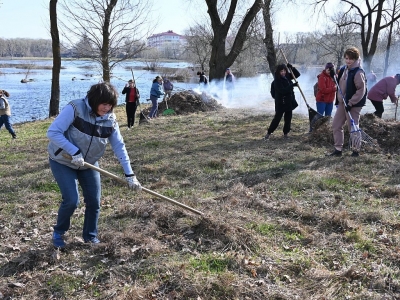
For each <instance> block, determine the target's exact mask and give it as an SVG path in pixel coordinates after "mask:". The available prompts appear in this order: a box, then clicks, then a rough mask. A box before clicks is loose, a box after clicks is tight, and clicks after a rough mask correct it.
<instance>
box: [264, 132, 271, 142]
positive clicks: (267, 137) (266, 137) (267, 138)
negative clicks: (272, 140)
mask: <svg viewBox="0 0 400 300" xmlns="http://www.w3.org/2000/svg"><path fill="white" fill-rule="evenodd" d="M270 136H271V135H270V134H269V133H267V134H266V135H265V136H264V140H266V141H267V140H269V137H270Z"/></svg>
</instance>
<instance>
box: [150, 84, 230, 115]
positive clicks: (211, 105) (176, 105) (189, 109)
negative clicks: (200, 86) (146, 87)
mask: <svg viewBox="0 0 400 300" xmlns="http://www.w3.org/2000/svg"><path fill="white" fill-rule="evenodd" d="M167 104H168V109H169V110H174V112H175V114H177V115H186V114H190V113H194V112H198V111H203V112H205V111H214V110H218V109H221V108H222V105H220V104H219V103H218V102H217V101H216V100H215V99H214V98H213V97H211V95H209V94H206V93H204V92H203V93H196V92H195V91H193V90H185V91H180V92H177V93H175V94H173V95H172V96H171V98H169V99H167V103H165V101H162V102H161V103H159V104H158V114H159V115H162V114H163V112H164V111H165V110H167ZM149 110H150V109H146V110H145V114H148V111H149Z"/></svg>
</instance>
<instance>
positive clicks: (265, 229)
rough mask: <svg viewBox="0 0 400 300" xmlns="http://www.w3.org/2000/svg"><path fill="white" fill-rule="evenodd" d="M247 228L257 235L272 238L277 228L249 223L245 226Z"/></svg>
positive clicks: (266, 224)
mask: <svg viewBox="0 0 400 300" xmlns="http://www.w3.org/2000/svg"><path fill="white" fill-rule="evenodd" d="M246 227H247V228H250V229H253V230H255V231H257V232H258V233H260V234H262V235H265V236H272V235H274V234H275V233H276V232H277V226H276V225H274V224H268V223H261V224H257V223H250V224H248V225H246Z"/></svg>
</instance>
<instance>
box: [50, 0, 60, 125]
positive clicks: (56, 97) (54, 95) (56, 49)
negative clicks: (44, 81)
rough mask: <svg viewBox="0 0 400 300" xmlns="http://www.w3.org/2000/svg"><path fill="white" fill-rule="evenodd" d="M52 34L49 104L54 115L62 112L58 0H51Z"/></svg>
mask: <svg viewBox="0 0 400 300" xmlns="http://www.w3.org/2000/svg"><path fill="white" fill-rule="evenodd" d="M49 11H50V34H51V40H52V49H53V69H52V80H51V98H50V104H49V117H53V116H56V115H58V114H59V112H60V70H61V51H60V36H59V33H58V22H57V0H50V5H49Z"/></svg>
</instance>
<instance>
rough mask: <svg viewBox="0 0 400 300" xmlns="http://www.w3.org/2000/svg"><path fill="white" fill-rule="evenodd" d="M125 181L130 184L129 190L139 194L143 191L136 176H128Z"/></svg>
mask: <svg viewBox="0 0 400 300" xmlns="http://www.w3.org/2000/svg"><path fill="white" fill-rule="evenodd" d="M125 179H126V182H128V185H129V188H130V189H131V190H135V191H137V192H140V191H141V190H142V186H141V185H140V182H139V181H138V180H137V178H136V176H126V177H125Z"/></svg>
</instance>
